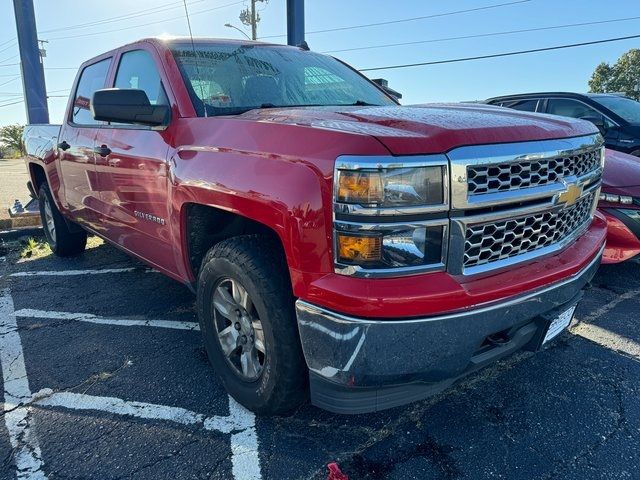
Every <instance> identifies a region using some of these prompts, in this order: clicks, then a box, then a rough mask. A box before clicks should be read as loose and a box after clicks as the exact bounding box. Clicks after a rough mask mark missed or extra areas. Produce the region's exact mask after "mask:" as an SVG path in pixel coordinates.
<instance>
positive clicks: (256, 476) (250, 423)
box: [0, 292, 262, 480]
mask: <svg viewBox="0 0 640 480" xmlns="http://www.w3.org/2000/svg"><path fill="white" fill-rule="evenodd" d="M16 317H26V318H41V319H52V320H75V321H81V322H88V323H97V324H105V325H116V326H144V327H159V328H173V329H179V330H199V326H198V324H197V323H195V322H180V321H171V320H132V319H115V318H104V317H98V316H96V315H92V314H87V313H72V312H55V311H53V312H52V311H45V310H36V309H21V310H17V311H14V307H13V300H12V299H11V296H10V294H9V292H6V293H5V292H3V294H2V295H1V296H0V354H1V355H0V360H2V370H3V373H4V384H5V411H7V413H5V421H6V423H7V428H8V429H9V432H10V436H11V441H12V446H13V447H14V448H16V449H18V451H17V453H16V465H17V467H18V471H19V472H24V473H20V475H21V476H20V475H19V477H18V478H20V479H26V480H41V479H46V476H45V475H44V473H42V471H41V470H40V469H41V468H42V460H41V454H40V448H39V445H38V442H37V439H36V438H35V436H33V434H32V432H31V430H30V428H29V423H30V421H31V417H30V413H31V410H30V408H31V407H30V405H31V404H37V405H40V406H49V407H62V408H68V409H72V410H96V411H103V412H108V413H112V414H116V415H123V416H132V417H136V418H143V419H148V420H165V421H171V422H175V423H179V424H182V425H197V424H201V425H202V427H203V428H204V429H206V430H209V431H217V432H221V433H226V434H231V442H230V443H231V464H232V474H233V478H235V479H236V480H261V478H262V474H261V472H260V458H259V453H258V436H257V433H256V430H255V416H254V415H253V413H251V412H250V411H248V410H246V409H245V408H244V407H242V406H241V405H240V404H238V403H237V402H236V401H235V400H233V399H232V398H231V397H229V415H227V416H213V417H205V416H204V415H202V414H200V413H196V412H192V411H189V410H186V409H183V408H179V407H171V406H167V405H157V404H150V403H144V402H133V401H125V400H122V399H119V398H115V397H94V396H91V395H85V394H77V393H72V392H59V393H52V392H51V390H42V391H40V392H38V393H36V394H35V395H33V396H32V395H31V393H30V391H29V385H28V380H27V374H26V370H25V366H24V358H23V354H22V345H21V343H20V337H19V334H18V331H17V325H16V320H15V319H16ZM10 382H17V383H16V385H18V387H19V391H18V393H19V397H15V399H14V398H12V397H8V395H9V392H11V391H13V390H11V389H7V385H8V384H9V383H10ZM14 395H15V394H14ZM16 399H17V400H19V402H18V401H17V400H16ZM18 403H19V404H21V405H22V406H20V407H18V408H16V409H15V410H12V411H11V412H8V410H11V409H13V408H14V407H15V406H16V405H18Z"/></svg>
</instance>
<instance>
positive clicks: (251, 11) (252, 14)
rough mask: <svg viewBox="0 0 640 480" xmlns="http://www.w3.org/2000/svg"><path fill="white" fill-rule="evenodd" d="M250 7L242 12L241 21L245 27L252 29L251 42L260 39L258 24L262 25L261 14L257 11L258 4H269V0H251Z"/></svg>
mask: <svg viewBox="0 0 640 480" xmlns="http://www.w3.org/2000/svg"><path fill="white" fill-rule="evenodd" d="M249 2H250V3H249V6H248V7H247V8H245V9H244V10H242V11H241V12H240V17H239V18H240V21H241V22H242V24H243V25H246V26H247V27H251V40H257V39H258V23H260V14H259V13H258V11H257V9H256V4H257V3H258V2H264V3H268V2H269V0H249Z"/></svg>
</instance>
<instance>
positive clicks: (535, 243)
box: [463, 192, 595, 268]
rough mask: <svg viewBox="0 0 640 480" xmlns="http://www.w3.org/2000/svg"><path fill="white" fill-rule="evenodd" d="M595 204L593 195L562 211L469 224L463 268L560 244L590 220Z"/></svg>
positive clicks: (586, 196)
mask: <svg viewBox="0 0 640 480" xmlns="http://www.w3.org/2000/svg"><path fill="white" fill-rule="evenodd" d="M594 201H595V194H594V193H593V192H592V193H590V194H588V195H585V196H584V197H582V198H581V199H580V200H578V201H577V202H576V203H575V204H574V205H572V206H571V207H568V208H565V209H563V210H559V211H548V212H540V213H535V214H532V215H527V216H522V217H517V218H510V219H507V220H501V221H498V222H493V223H485V224H478V225H469V226H467V229H466V235H465V248H464V263H463V265H464V267H465V268H469V267H475V266H479V265H484V264H486V263H490V262H494V261H497V260H503V259H506V258H510V257H515V256H516V255H521V254H523V253H528V252H532V251H534V250H538V249H540V248H544V247H547V246H550V245H553V244H556V243H558V242H561V241H563V240H565V239H566V238H568V237H570V236H571V235H572V234H573V233H574V232H575V231H576V230H578V229H580V227H582V226H583V225H585V224H586V223H587V222H588V221H589V220H590V218H591V209H592V206H593V203H594Z"/></svg>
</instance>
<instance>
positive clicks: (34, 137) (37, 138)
mask: <svg viewBox="0 0 640 480" xmlns="http://www.w3.org/2000/svg"><path fill="white" fill-rule="evenodd" d="M60 127H61V125H59V124H57V125H56V124H48V123H47V124H32V125H27V126H26V127H24V133H23V134H22V138H23V141H24V148H25V151H26V152H27V155H28V156H30V157H35V158H39V159H43V158H44V157H45V155H46V153H47V152H48V151H51V150H53V149H54V147H55V146H56V144H57V142H58V134H59V133H60Z"/></svg>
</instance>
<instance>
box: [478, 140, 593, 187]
mask: <svg viewBox="0 0 640 480" xmlns="http://www.w3.org/2000/svg"><path fill="white" fill-rule="evenodd" d="M599 167H600V149H595V150H591V151H588V152H583V153H579V154H575V155H568V156H563V157H556V158H543V159H539V160H527V161H522V162H517V161H516V162H509V163H499V164H494V165H468V166H467V182H468V193H469V195H481V194H486V193H496V192H505V191H509V190H517V189H521V188H528V187H537V186H541V185H548V184H550V183H555V182H557V181H558V180H559V179H561V178H563V177H567V176H571V175H576V176H581V175H584V174H585V173H589V172H593V171H595V170H597V169H598V168H599Z"/></svg>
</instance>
